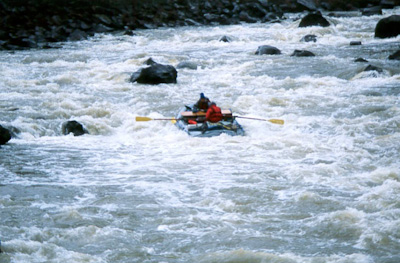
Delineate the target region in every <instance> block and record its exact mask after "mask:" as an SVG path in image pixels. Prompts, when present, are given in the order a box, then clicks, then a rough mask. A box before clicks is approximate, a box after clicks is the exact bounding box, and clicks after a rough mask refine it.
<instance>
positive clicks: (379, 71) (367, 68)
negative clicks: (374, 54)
mask: <svg viewBox="0 0 400 263" xmlns="http://www.w3.org/2000/svg"><path fill="white" fill-rule="evenodd" d="M364 71H376V72H378V73H382V72H383V69H382V68H380V67H377V66H374V65H368V66H367V67H366V68H365V69H364Z"/></svg>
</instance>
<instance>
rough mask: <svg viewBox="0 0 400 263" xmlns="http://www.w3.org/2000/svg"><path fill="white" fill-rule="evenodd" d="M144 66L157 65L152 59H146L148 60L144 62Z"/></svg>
mask: <svg viewBox="0 0 400 263" xmlns="http://www.w3.org/2000/svg"><path fill="white" fill-rule="evenodd" d="M144 64H145V65H149V66H151V65H155V64H157V62H155V61H154V59H153V58H148V59H147V60H146V61H145V62H144Z"/></svg>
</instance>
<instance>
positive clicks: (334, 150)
mask: <svg viewBox="0 0 400 263" xmlns="http://www.w3.org/2000/svg"><path fill="white" fill-rule="evenodd" d="M391 14H400V9H395V10H385V12H384V15H383V16H371V17H361V16H359V15H358V14H357V13H347V14H346V16H343V17H327V18H328V19H329V21H330V22H331V24H332V25H331V26H330V27H327V28H322V27H309V28H298V24H299V20H297V19H296V18H299V17H301V14H293V15H291V16H290V17H289V19H287V20H285V21H283V22H281V23H271V24H261V23H257V24H242V25H232V26H209V27H182V28H161V29H153V30H138V31H137V32H136V35H135V36H123V35H118V34H116V35H96V36H95V37H93V38H91V39H89V40H86V41H80V42H70V43H63V44H62V46H63V48H60V49H52V50H29V51H16V52H13V53H10V52H6V51H1V52H0V72H1V78H0V113H1V119H0V124H1V125H3V126H7V125H9V126H13V127H16V128H18V129H19V131H20V133H19V134H18V137H17V138H13V139H12V140H11V141H10V142H9V143H8V144H6V145H4V146H2V147H1V148H0V159H1V162H0V180H1V181H0V222H1V224H0V240H1V242H2V243H1V244H2V250H3V252H4V253H2V254H0V262H1V263H5V262H18V263H20V262H29V263H32V262H115V263H116V262H138V263H139V262H140V263H155V262H160V263H161V262H168V263H169V262H171V263H172V262H174V263H183V262H185V263H188V262H198V263H205V262H207V263H245V262H249V263H264V262H265V263H267V262H284V263H292V262H304V263H345V262H346V263H353V262H354V263H372V262H379V263H382V262H384V263H395V262H400V169H399V168H400V153H399V152H400V151H399V150H400V108H399V107H400V100H399V95H400V64H399V62H398V61H391V60H388V59H387V58H388V56H389V55H391V54H392V53H394V52H395V51H397V50H398V49H399V40H400V36H399V37H397V38H392V39H375V38H374V29H375V26H376V24H377V22H378V21H379V20H380V19H381V18H383V17H385V16H388V15H391ZM307 34H314V35H316V36H317V38H318V41H317V42H300V39H301V38H302V37H303V36H305V35H307ZM222 36H228V37H229V38H230V39H231V42H229V43H225V42H221V41H219V39H220V38H221V37H222ZM350 41H361V42H362V45H356V46H353V45H350V44H349V43H350ZM261 45H272V46H275V47H277V48H279V49H280V50H281V51H282V54H281V55H274V56H268V55H263V56H257V55H255V54H254V53H255V51H256V50H257V48H258V46H261ZM295 49H305V50H309V51H311V52H313V53H314V54H315V55H316V56H315V57H292V56H290V55H291V54H292V53H293V51H294V50H295ZM150 57H151V58H153V60H155V61H156V62H158V63H162V64H170V65H173V66H176V65H177V64H178V63H179V62H182V61H191V62H193V63H195V64H197V65H198V68H197V70H193V69H187V68H184V69H178V83H177V84H160V85H142V84H137V83H130V82H129V81H128V80H129V77H130V75H131V73H133V72H135V71H137V70H139V69H140V68H142V67H144V65H143V63H144V62H145V61H146V60H147V59H148V58H150ZM359 57H362V58H365V59H367V60H368V61H369V62H368V63H357V62H354V60H355V59H356V58H359ZM368 64H372V65H375V66H378V67H381V68H383V69H384V70H383V72H381V73H378V72H376V71H369V72H362V71H363V69H364V68H365V67H366V66H367V65H368ZM201 92H204V93H205V95H206V96H208V97H209V98H210V99H211V100H213V101H215V102H216V103H217V104H218V105H219V106H221V107H222V108H230V109H232V111H233V112H234V113H235V114H236V115H240V116H248V117H255V118H264V119H270V118H277V119H283V120H284V121H285V125H282V126H281V125H276V124H272V123H270V122H264V121H257V120H249V119H238V121H239V122H240V123H241V124H242V126H243V127H244V129H245V131H246V135H245V136H236V137H230V136H226V135H221V136H218V137H212V138H193V137H190V136H188V135H187V134H185V133H184V132H183V131H180V130H178V129H177V128H176V127H175V126H174V125H173V124H172V123H171V122H169V121H148V122H136V121H135V117H136V116H149V117H151V118H164V117H173V116H175V114H176V112H177V111H178V109H179V108H180V107H181V106H182V105H184V104H190V103H193V102H195V101H196V100H197V99H198V97H199V94H200V93H201ZM67 120H77V121H79V122H80V123H82V124H83V125H84V126H85V128H86V129H87V130H88V131H89V133H90V134H86V135H84V136H79V137H74V136H73V135H72V134H70V135H67V136H64V135H62V133H61V125H62V123H63V122H65V121H67Z"/></svg>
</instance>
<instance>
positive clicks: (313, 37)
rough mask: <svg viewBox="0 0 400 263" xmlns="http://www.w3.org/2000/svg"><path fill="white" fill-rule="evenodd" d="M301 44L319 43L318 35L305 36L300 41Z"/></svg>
mask: <svg viewBox="0 0 400 263" xmlns="http://www.w3.org/2000/svg"><path fill="white" fill-rule="evenodd" d="M300 41H301V42H317V36H316V35H305V36H304V37H302V38H301V39H300Z"/></svg>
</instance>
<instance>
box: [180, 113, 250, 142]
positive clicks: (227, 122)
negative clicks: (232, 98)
mask: <svg viewBox="0 0 400 263" xmlns="http://www.w3.org/2000/svg"><path fill="white" fill-rule="evenodd" d="M221 112H222V115H223V117H224V118H223V120H222V121H220V122H217V123H211V122H207V121H202V119H205V116H206V113H205V112H202V111H198V112H193V111H191V108H190V107H187V106H186V107H183V108H182V109H181V110H180V111H179V112H178V114H177V115H176V119H175V121H174V122H175V125H176V126H177V127H178V128H179V129H181V130H183V131H185V132H186V133H187V134H189V135H190V136H193V137H212V136H219V135H221V134H228V135H231V136H236V135H244V130H243V128H242V126H241V125H240V124H239V123H238V122H237V121H236V119H235V117H234V116H233V115H232V111H231V110H222V111H221Z"/></svg>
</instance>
